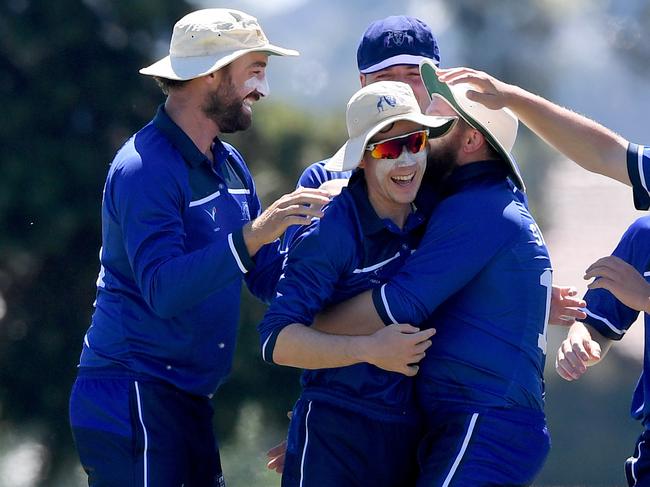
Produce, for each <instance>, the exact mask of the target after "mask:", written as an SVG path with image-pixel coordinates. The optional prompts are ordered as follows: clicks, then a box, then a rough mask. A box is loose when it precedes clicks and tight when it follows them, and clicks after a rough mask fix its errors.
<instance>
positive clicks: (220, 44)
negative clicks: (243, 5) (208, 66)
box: [169, 8, 268, 57]
mask: <svg viewBox="0 0 650 487" xmlns="http://www.w3.org/2000/svg"><path fill="white" fill-rule="evenodd" d="M265 44H268V40H267V38H266V36H265V35H264V32H263V31H262V28H261V27H260V24H259V23H258V21H257V19H256V18H255V17H253V16H251V15H248V14H246V13H244V12H240V11H239V10H232V9H226V8H208V9H202V10H197V11H195V12H192V13H189V14H187V15H186V16H185V17H183V18H181V19H180V20H179V21H178V22H176V24H175V25H174V31H173V33H172V39H171V42H170V46H169V54H170V55H171V56H174V57H192V56H209V55H212V54H218V53H220V52H227V51H235V50H239V49H249V48H254V47H260V46H264V45H265Z"/></svg>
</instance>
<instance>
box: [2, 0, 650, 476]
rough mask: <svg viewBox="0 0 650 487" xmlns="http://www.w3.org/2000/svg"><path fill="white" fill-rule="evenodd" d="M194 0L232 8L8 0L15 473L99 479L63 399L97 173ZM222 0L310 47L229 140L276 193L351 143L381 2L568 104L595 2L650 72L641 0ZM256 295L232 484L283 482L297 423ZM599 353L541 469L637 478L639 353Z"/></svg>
mask: <svg viewBox="0 0 650 487" xmlns="http://www.w3.org/2000/svg"><path fill="white" fill-rule="evenodd" d="M198 4H200V5H201V6H224V5H223V4H222V3H220V2H207V1H201V2H199V0H196V1H195V2H194V3H187V2H184V1H174V0H155V1H154V0H134V1H125V0H124V1H123V0H115V1H110V0H58V1H56V2H46V1H43V0H40V1H39V0H3V1H2V2H0V107H2V111H3V113H2V115H1V116H0V147H1V148H2V149H1V153H0V229H1V232H0V487H9V486H11V487H32V486H36V485H38V486H47V487H50V486H52V487H69V486H77V485H84V483H83V482H84V477H83V475H81V472H80V467H79V465H78V461H77V459H76V456H75V453H74V450H73V445H72V438H71V434H70V431H69V427H68V422H67V402H68V394H69V391H70V387H71V385H72V382H73V380H74V376H75V369H76V364H77V360H78V355H79V352H80V347H81V341H82V338H83V335H84V333H85V330H86V328H87V327H88V323H89V319H90V315H91V312H92V306H91V304H92V302H93V299H94V293H95V288H94V282H95V279H96V274H97V270H98V267H99V266H98V259H97V255H98V252H99V247H100V204H101V201H100V200H101V192H102V186H103V182H104V178H105V175H106V172H107V168H108V164H109V162H110V160H111V159H112V156H113V154H114V153H115V151H116V150H117V149H118V148H119V147H120V145H121V144H122V143H123V142H124V141H125V140H126V138H127V137H128V136H129V135H130V134H131V133H133V132H134V131H136V130H137V129H138V128H139V127H141V126H142V125H144V124H145V123H147V121H148V120H149V119H150V118H151V116H152V115H153V113H154V111H155V108H156V106H157V105H158V104H159V103H161V102H162V101H163V97H162V95H161V94H160V92H159V91H158V89H157V87H156V86H155V84H154V83H153V82H152V81H151V80H150V79H148V78H146V77H143V76H140V75H139V74H138V72H137V71H138V69H139V68H140V67H142V66H145V65H147V64H149V63H150V62H151V61H152V60H154V59H157V57H158V56H160V55H164V53H165V51H166V49H167V46H168V42H169V35H170V32H171V26H172V25H173V23H174V22H175V21H176V20H177V19H178V18H180V17H181V16H182V15H183V14H185V13H187V12H188V11H190V10H192V9H194V8H197V5H198ZM591 4H594V5H591ZM227 5H228V6H232V7H235V8H241V9H243V10H247V11H249V12H251V13H252V14H254V15H257V16H258V17H259V18H260V20H261V21H262V25H263V27H264V28H265V31H266V33H267V35H268V36H269V38H271V39H272V40H273V41H274V42H277V43H278V44H281V45H286V46H287V47H297V48H299V49H301V50H303V53H307V54H308V55H306V56H303V57H301V58H300V61H299V62H297V63H296V64H295V65H294V66H295V68H290V67H289V66H290V63H292V62H293V61H292V60H278V61H276V59H273V60H272V62H271V66H270V78H271V88H272V90H273V93H272V95H271V98H270V101H263V102H262V103H260V104H259V105H256V108H255V116H254V119H255V120H254V123H253V127H252V128H251V129H250V130H249V131H247V132H245V133H241V134H236V135H235V136H232V137H229V140H230V141H231V142H233V143H234V144H235V146H236V147H237V148H238V149H240V150H241V152H242V153H243V154H244V156H245V157H246V159H247V161H248V162H249V165H250V166H251V169H252V172H253V174H254V176H255V179H256V182H257V185H258V188H259V189H260V193H261V195H262V198H263V200H264V201H265V202H266V203H268V202H270V201H272V200H273V199H274V198H275V197H277V196H278V195H280V194H282V193H284V192H287V191H289V190H291V189H292V188H293V186H294V184H295V181H296V179H297V177H298V175H299V174H300V172H301V170H302V168H304V167H305V166H306V165H307V164H308V163H310V162H312V161H315V160H319V159H322V158H324V157H326V156H327V155H328V154H331V153H333V151H334V150H335V149H336V147H337V146H338V144H340V143H341V142H342V141H343V140H344V138H345V127H344V116H343V114H344V108H345V103H346V101H347V99H348V98H349V96H350V95H351V94H352V93H353V92H354V91H355V90H356V89H357V87H358V81H357V75H356V73H355V64H354V61H355V59H354V53H355V50H356V44H357V41H358V38H359V36H360V35H361V33H362V32H363V30H364V29H365V27H366V25H367V24H368V23H369V22H370V21H372V20H375V19H377V18H381V17H384V16H387V15H391V14H397V13H411V14H414V15H418V16H421V17H422V18H423V19H424V20H426V21H427V22H429V23H430V24H431V25H432V27H434V30H436V32H439V33H440V39H441V50H442V55H443V65H446V66H450V65H456V64H469V65H473V66H476V67H478V68H480V69H486V70H488V71H490V72H492V73H494V74H496V75H497V76H500V77H503V78H504V79H508V80H510V81H512V82H516V83H519V84H522V85H523V86H526V87H527V88H529V89H532V90H534V91H538V92H542V93H557V95H558V97H559V98H560V99H568V100H569V101H567V104H570V105H571V104H572V103H571V100H573V99H574V98H575V99H577V100H581V98H580V95H581V94H584V92H585V91H589V89H590V87H589V86H584V83H583V84H581V85H580V86H579V87H576V86H575V84H574V85H570V86H568V87H565V88H564V89H563V90H562V89H560V90H556V91H553V87H554V86H555V83H556V82H557V80H558V78H563V75H562V71H561V70H562V69H563V67H565V66H566V64H567V63H569V60H570V59H572V58H571V56H572V55H575V53H573V54H572V50H571V46H573V45H574V43H579V41H580V39H582V37H576V38H572V37H571V36H570V35H569V34H567V33H566V30H567V25H568V24H567V21H566V18H570V19H577V20H572V22H574V24H572V25H574V26H573V29H574V31H577V32H578V34H576V35H578V36H581V35H584V36H583V37H584V38H587V37H586V34H585V32H587V33H589V32H591V31H590V30H589V27H588V26H585V24H586V22H585V21H584V19H583V18H582V16H583V14H584V13H585V12H587V13H590V12H591V13H593V12H597V13H598V15H599V17H598V20H597V21H594V22H595V23H596V25H600V23H602V22H605V24H606V25H608V26H609V27H610V29H609V30H608V31H607V32H606V33H605V36H606V37H607V42H608V46H610V50H609V51H608V53H609V54H610V55H612V56H614V55H615V56H616V57H617V59H618V60H619V61H618V62H622V63H625V65H630V66H633V71H635V72H636V74H637V75H638V76H642V75H647V70H648V66H649V65H650V63H648V60H650V56H649V55H648V46H649V45H650V43H649V42H647V39H645V38H644V37H643V36H644V34H643V30H642V29H640V28H639V25H643V19H645V21H646V24H647V21H648V20H650V8H649V7H648V6H647V4H645V3H644V2H642V1H630V2H625V6H623V5H621V3H616V2H607V1H604V0H599V1H595V2H590V3H588V2H585V1H583V0H580V1H578V0H576V1H575V2H572V3H571V4H570V5H569V4H567V3H566V2H561V1H560V0H535V1H532V0H531V1H520V0H502V1H483V0H457V1H452V0H447V1H443V0H430V1H410V2H405V3H404V5H403V6H402V7H403V8H400V9H398V10H397V11H396V10H395V6H394V5H393V2H390V1H386V0H383V1H377V0H357V1H355V2H349V1H348V0H330V1H315V0H312V1H306V0H283V1H278V2H276V3H274V2H257V1H253V0H248V1H246V0H238V1H232V2H228V4H227ZM272 5H275V7H277V10H273V9H272V7H271V6H272ZM282 6H283V9H280V7H282ZM275 7H273V8H275ZM258 9H259V11H260V13H258ZM580 9H582V10H580ZM622 10H623V11H622ZM630 18H635V19H637V20H636V21H634V22H633V21H631V20H629V19H630ZM313 19H321V20H322V22H321V23H319V24H314V22H313ZM562 19H564V21H563V22H564V23H563V22H561V20H562ZM603 19H605V20H603ZM607 19H610V20H611V19H614V20H611V22H610V21H609V20H607ZM617 19H618V20H617ZM621 19H622V20H621ZM608 22H609V23H608ZM287 26H290V27H291V28H290V29H287V28H286V27H287ZM560 26H564V27H563V29H564V30H562V28H561V27H560ZM576 26H577V27H576ZM321 30H322V33H321V32H320V31H321ZM592 34H593V32H592ZM594 38H597V36H596V35H592V37H589V39H594ZM487 46H490V48H489V49H488V48H487ZM601 54H602V53H601ZM584 62H585V64H586V66H587V67H589V66H592V65H593V64H592V63H593V60H589V59H587V60H584ZM285 63H286V64H285ZM301 63H302V64H301ZM276 66H277V69H278V71H275V70H276ZM573 72H574V73H575V71H573ZM274 73H276V74H274ZM278 73H279V74H278ZM588 74H591V73H590V72H588ZM635 83H637V81H635V79H633V78H630V80H629V81H628V85H629V86H637V84H635ZM639 85H640V86H642V85H641V84H639ZM276 91H277V95H276V94H275V92H276ZM645 93H648V91H647V86H646V87H645ZM646 97H647V95H646ZM639 103H645V104H647V103H648V100H647V98H645V99H644V100H642V101H640V102H639ZM620 104H621V101H620V98H617V97H616V96H615V95H610V96H609V97H608V98H607V99H604V97H603V100H602V103H601V104H600V105H599V106H598V107H596V108H595V109H594V112H593V113H591V115H592V116H597V115H601V114H602V113H605V112H607V113H610V112H613V111H614V110H615V109H617V107H618V105H620ZM601 119H603V117H601ZM605 120H607V119H606V118H605ZM617 123H618V126H617ZM609 125H610V126H613V127H614V128H615V129H619V130H622V131H623V133H625V134H626V135H627V136H628V137H630V138H634V137H636V136H638V137H641V134H640V133H638V135H637V132H635V131H634V130H635V129H634V127H638V125H639V124H638V123H633V122H631V121H629V120H628V121H627V122H625V121H618V120H614V121H611V123H609ZM642 126H643V125H642ZM645 129H646V131H647V122H645ZM645 136H646V138H647V132H646V134H645ZM516 155H517V157H518V158H519V160H520V161H521V162H522V166H523V171H524V174H525V176H526V178H527V181H528V184H529V192H530V195H531V201H532V205H533V207H534V208H535V210H536V212H537V215H538V217H539V219H540V220H541V221H542V222H545V219H546V217H545V214H546V213H545V208H546V207H547V206H548V205H550V204H552V202H549V201H546V200H545V197H544V195H545V192H544V191H543V190H542V189H543V186H544V182H545V181H546V177H547V168H549V167H553V166H552V165H551V164H549V160H550V159H551V158H552V157H553V155H552V154H550V152H549V151H548V150H547V149H546V148H545V147H544V146H543V145H542V144H541V143H540V142H539V141H537V140H535V139H534V138H532V137H530V134H529V133H528V132H527V131H526V130H522V136H521V137H520V141H519V142H518V144H517V150H516ZM530 161H534V162H530ZM244 293H245V300H244V304H243V307H242V321H241V328H240V340H239V346H238V351H237V355H236V358H235V364H234V368H233V374H232V377H231V378H230V380H229V381H228V382H227V383H226V384H225V385H224V386H223V388H222V389H221V390H220V391H219V392H218V394H217V395H216V397H215V400H214V401H215V405H216V410H217V414H216V420H215V428H216V430H217V432H218V436H219V438H220V442H221V446H222V457H223V463H224V465H225V472H226V479H227V481H228V483H229V485H230V486H233V487H237V486H253V485H255V486H258V485H259V486H274V485H279V482H278V477H277V476H276V475H275V474H274V473H268V472H265V469H264V461H265V460H264V455H263V452H264V451H265V450H266V449H267V448H268V447H270V446H272V445H273V444H275V443H276V442H277V441H279V440H280V439H281V438H282V436H283V434H284V431H285V429H286V425H287V420H286V417H285V414H286V411H287V410H289V409H290V408H291V406H292V403H293V401H294V399H295V398H296V397H297V395H298V373H297V371H292V370H288V369H287V370H284V369H282V370H281V369H280V368H272V367H268V366H265V365H264V364H263V363H262V361H261V360H260V358H259V357H258V351H257V350H258V339H257V334H256V332H255V324H256V323H257V322H258V321H259V319H260V317H261V316H262V313H263V311H264V307H263V306H262V305H261V304H259V303H258V302H256V301H255V300H254V299H253V298H251V297H250V296H249V295H248V294H247V292H246V291H244ZM549 350H553V346H551V345H549ZM551 353H554V352H550V353H549V362H552V361H553V360H554V354H553V355H551ZM602 369H603V370H601V371H600V372H601V373H600V374H599V375H596V376H589V377H586V378H585V380H583V381H580V382H579V383H576V384H568V383H561V381H559V380H558V379H556V378H555V377H554V376H553V375H552V374H549V392H548V411H547V412H548V415H549V423H550V426H551V431H552V434H553V437H554V445H553V451H552V453H551V456H550V457H549V461H548V463H547V466H546V467H545V469H544V472H543V473H542V476H541V477H540V482H539V483H540V485H542V484H543V485H617V484H619V485H622V484H623V478H622V469H621V467H620V464H621V462H622V460H623V459H624V458H625V457H626V456H627V455H628V454H629V453H631V448H632V445H633V441H634V438H635V436H636V434H637V433H638V426H637V425H635V424H634V423H633V422H632V421H631V420H629V419H627V416H626V415H627V409H628V403H629V399H630V395H631V391H632V388H633V386H634V382H635V380H636V374H637V373H638V370H639V365H638V362H636V361H634V360H633V359H629V358H625V357H623V356H618V355H615V354H612V356H611V357H610V359H609V363H608V364H607V365H603V366H602ZM605 439H606V442H604V440H605Z"/></svg>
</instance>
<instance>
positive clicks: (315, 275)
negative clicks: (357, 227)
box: [258, 221, 353, 363]
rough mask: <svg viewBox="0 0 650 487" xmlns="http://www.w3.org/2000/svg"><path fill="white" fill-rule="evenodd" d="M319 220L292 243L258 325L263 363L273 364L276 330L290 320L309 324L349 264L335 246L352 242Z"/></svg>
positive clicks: (289, 322) (287, 323) (346, 245)
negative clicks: (282, 272) (324, 225)
mask: <svg viewBox="0 0 650 487" xmlns="http://www.w3.org/2000/svg"><path fill="white" fill-rule="evenodd" d="M320 223H321V222H320V221H317V222H314V223H312V225H311V226H310V227H309V228H308V229H307V230H306V231H305V232H304V233H302V234H301V235H300V236H299V237H298V238H297V239H296V241H295V242H294V245H292V247H291V251H290V252H289V253H288V255H287V259H286V265H285V267H284V274H283V275H282V276H281V278H280V280H279V282H278V286H277V294H276V297H275V299H274V300H273V302H272V303H271V306H270V307H269V309H268V311H267V312H266V314H265V315H264V319H263V320H262V322H261V323H260V324H259V326H258V331H259V333H260V343H261V350H262V358H263V359H264V360H265V361H267V362H270V363H273V350H274V348H275V342H276V340H277V337H278V335H279V333H280V331H282V329H283V328H285V327H286V326H288V325H290V324H292V323H301V324H303V325H307V326H311V324H312V322H313V320H314V317H315V316H316V314H317V313H318V312H319V311H321V310H322V309H323V308H324V307H325V306H326V305H327V304H328V303H329V301H330V299H331V296H332V294H333V291H334V288H335V285H336V283H337V282H338V281H339V278H340V276H341V275H342V273H343V272H344V271H345V269H346V268H348V267H349V266H350V265H351V264H350V261H349V256H348V255H342V253H341V252H340V250H338V251H337V249H341V248H352V244H353V243H352V242H348V243H345V244H344V243H343V241H342V240H343V239H345V236H344V235H343V234H344V232H341V231H340V229H339V230H338V231H337V232H329V231H327V229H326V228H323V226H322V225H321V224H320ZM329 228H332V227H329ZM332 229H333V228H332ZM326 235H329V238H328V237H327V236H326ZM344 245H345V246H344Z"/></svg>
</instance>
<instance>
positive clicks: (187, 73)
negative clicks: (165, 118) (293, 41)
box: [139, 44, 300, 81]
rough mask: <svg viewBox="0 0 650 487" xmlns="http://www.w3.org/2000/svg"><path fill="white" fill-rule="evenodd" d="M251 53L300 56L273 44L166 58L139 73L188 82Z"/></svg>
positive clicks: (293, 51)
mask: <svg viewBox="0 0 650 487" xmlns="http://www.w3.org/2000/svg"><path fill="white" fill-rule="evenodd" d="M250 52H265V53H268V54H269V55H275V56H298V55H299V54H300V53H299V52H298V51H295V50H293V49H285V48H283V47H278V46H275V45H273V44H264V45H262V46H258V47H251V48H248V49H238V50H236V51H226V52H220V53H219V54H215V55H213V56H188V57H175V56H171V55H170V56H165V57H164V58H162V59H161V60H159V61H157V62H155V63H153V64H152V65H151V66H147V67H146V68H142V69H141V70H140V71H139V72H140V74H144V75H147V76H158V77H160V78H166V79H172V80H176V81H187V80H191V79H194V78H199V77H201V76H206V75H208V74H210V73H213V72H215V71H217V70H218V69H221V68H223V67H224V66H226V65H227V64H230V63H231V62H233V61H234V60H236V59H238V58H240V57H242V56H244V55H246V54H248V53H250Z"/></svg>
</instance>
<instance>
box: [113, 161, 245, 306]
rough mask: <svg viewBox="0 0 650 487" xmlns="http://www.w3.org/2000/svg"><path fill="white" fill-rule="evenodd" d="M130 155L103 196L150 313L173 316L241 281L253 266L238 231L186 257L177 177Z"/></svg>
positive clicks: (181, 196) (181, 190)
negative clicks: (119, 229) (114, 220)
mask: <svg viewBox="0 0 650 487" xmlns="http://www.w3.org/2000/svg"><path fill="white" fill-rule="evenodd" d="M131 157H134V160H132V161H129V163H128V164H123V165H118V169H116V170H115V171H114V172H112V174H111V175H110V177H109V183H108V184H107V186H106V193H107V194H105V195H104V198H105V201H106V199H108V200H109V202H108V206H109V211H110V210H112V212H113V213H114V218H115V219H116V221H117V223H118V224H119V226H120V228H121V230H122V237H123V242H124V246H125V249H126V254H127V258H128V260H129V264H130V266H131V269H132V271H133V276H134V279H135V283H136V285H137V286H138V288H139V289H140V291H141V293H142V297H143V299H144V300H145V302H146V303H147V304H148V305H149V307H150V308H151V309H152V310H153V312H154V313H156V314H157V315H159V316H161V317H163V318H171V317H174V316H177V315H178V314H179V313H181V312H182V311H184V310H187V309H189V308H191V307H192V306H194V305H196V304H198V303H199V302H201V301H202V300H204V299H206V298H207V297H208V296H209V295H210V294H212V293H214V292H216V291H218V290H219V289H222V288H223V287H225V286H227V285H229V284H231V283H233V282H234V281H236V280H237V279H241V277H242V273H246V272H248V267H247V266H250V265H252V263H251V262H250V258H248V253H247V251H246V247H245V246H244V244H243V236H242V233H241V229H239V230H237V231H235V232H233V233H231V234H228V235H224V237H223V238H222V239H220V240H218V241H217V242H215V243H213V244H211V245H208V246H206V247H204V248H202V249H199V250H196V251H193V252H190V253H187V252H186V251H185V245H184V240H185V229H184V225H183V219H182V211H183V209H184V208H185V204H186V201H185V197H184V192H183V188H182V186H181V184H180V180H181V179H180V177H179V176H178V175H176V174H175V173H174V172H173V170H172V169H170V168H169V167H167V166H166V165H158V164H156V165H155V166H156V167H155V168H153V167H152V164H151V162H150V161H144V162H143V161H141V160H135V156H131Z"/></svg>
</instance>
